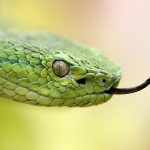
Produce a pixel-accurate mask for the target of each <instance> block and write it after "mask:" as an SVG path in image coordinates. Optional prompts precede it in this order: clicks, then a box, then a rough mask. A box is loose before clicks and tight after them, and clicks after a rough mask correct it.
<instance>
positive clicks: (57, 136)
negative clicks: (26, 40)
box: [0, 0, 150, 150]
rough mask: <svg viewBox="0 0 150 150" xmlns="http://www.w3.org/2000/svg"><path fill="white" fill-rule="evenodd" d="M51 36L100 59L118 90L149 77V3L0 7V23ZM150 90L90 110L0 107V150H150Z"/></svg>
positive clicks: (3, 2)
mask: <svg viewBox="0 0 150 150" xmlns="http://www.w3.org/2000/svg"><path fill="white" fill-rule="evenodd" d="M5 20H6V21H8V22H11V23H13V24H16V25H18V26H22V27H26V28H31V29H37V30H45V31H50V32H54V33H58V34H62V35H66V36H68V37H71V38H75V39H78V40H80V41H82V42H83V43H86V44H88V45H92V46H94V47H97V48H99V49H100V50H101V51H103V52H104V53H105V54H106V55H107V56H108V57H110V58H111V59H112V60H114V61H115V62H116V63H118V64H119V65H120V66H121V68H122V70H123V77H122V80H121V83H120V85H119V86H120V87H129V86H133V85H136V84H138V83H141V82H143V81H144V80H145V79H146V78H148V77H149V75H150V67H149V66H150V1H149V0H82V1H81V0H30V1H29V0H26V1H24V0H0V21H1V22H3V21H5ZM149 149H150V87H148V88H146V89H145V90H143V91H141V92H139V93H136V94H132V95H123V96H114V97H113V98H112V99H111V100H110V101H108V102H107V103H105V104H103V105H99V106H95V107H88V108H57V107H53V108H51V107H50V108H47V107H36V106H30V105H26V104H21V103H17V102H13V101H10V100H8V99H6V98H3V99H2V98H1V99H0V150H149Z"/></svg>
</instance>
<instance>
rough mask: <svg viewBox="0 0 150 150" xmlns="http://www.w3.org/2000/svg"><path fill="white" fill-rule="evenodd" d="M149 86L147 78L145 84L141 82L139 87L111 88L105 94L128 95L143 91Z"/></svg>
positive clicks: (149, 82)
mask: <svg viewBox="0 0 150 150" xmlns="http://www.w3.org/2000/svg"><path fill="white" fill-rule="evenodd" d="M149 84H150V78H148V79H147V80H146V81H145V82H143V83H142V84H140V85H137V86H134V87H130V88H116V87H114V86H113V87H111V88H110V89H109V90H108V91H106V93H108V94H130V93H135V92H138V91H141V90H143V89H144V88H146V87H147V86H148V85H149Z"/></svg>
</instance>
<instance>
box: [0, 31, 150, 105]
mask: <svg viewBox="0 0 150 150" xmlns="http://www.w3.org/2000/svg"><path fill="white" fill-rule="evenodd" d="M121 76H122V72H121V69H120V67H119V66H118V65H117V64H116V63H114V62H113V61H111V60H110V59H109V58H107V57H106V56H105V55H104V54H103V53H102V52H100V51H99V50H98V49H97V48H93V47H90V46H87V45H85V44H82V43H80V42H79V41H77V40H72V39H70V38H66V37H64V36H60V35H57V34H52V33H48V32H31V31H30V32H16V31H14V30H0V98H1V97H3V96H4V97H9V98H10V99H12V100H15V101H18V102H22V103H28V104H34V105H38V106H68V107H75V106H79V107H83V106H93V105H98V104H102V103H105V102H107V101H108V100H109V99H110V98H111V97H112V96H113V95H114V94H129V93H133V92H137V91H139V90H142V89H143V88H145V87H146V86H148V85H149V84H150V79H148V80H146V81H145V82H144V83H142V84H141V85H138V86H136V87H131V88H122V89H119V88H117V86H118V84H119V82H120V80H121Z"/></svg>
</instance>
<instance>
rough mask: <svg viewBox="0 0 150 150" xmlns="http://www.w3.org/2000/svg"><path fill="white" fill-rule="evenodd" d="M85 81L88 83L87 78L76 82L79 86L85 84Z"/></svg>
mask: <svg viewBox="0 0 150 150" xmlns="http://www.w3.org/2000/svg"><path fill="white" fill-rule="evenodd" d="M85 81H86V80H85V78H82V79H79V80H76V82H77V83H78V84H85Z"/></svg>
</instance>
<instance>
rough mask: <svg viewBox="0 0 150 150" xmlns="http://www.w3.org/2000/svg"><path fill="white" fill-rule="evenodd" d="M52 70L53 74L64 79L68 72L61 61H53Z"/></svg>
mask: <svg viewBox="0 0 150 150" xmlns="http://www.w3.org/2000/svg"><path fill="white" fill-rule="evenodd" d="M52 69H53V72H54V73H55V75H56V76H58V77H64V76H66V75H67V74H68V72H69V66H68V64H67V63H66V62H65V61H63V60H55V61H54V62H53V67H52Z"/></svg>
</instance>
